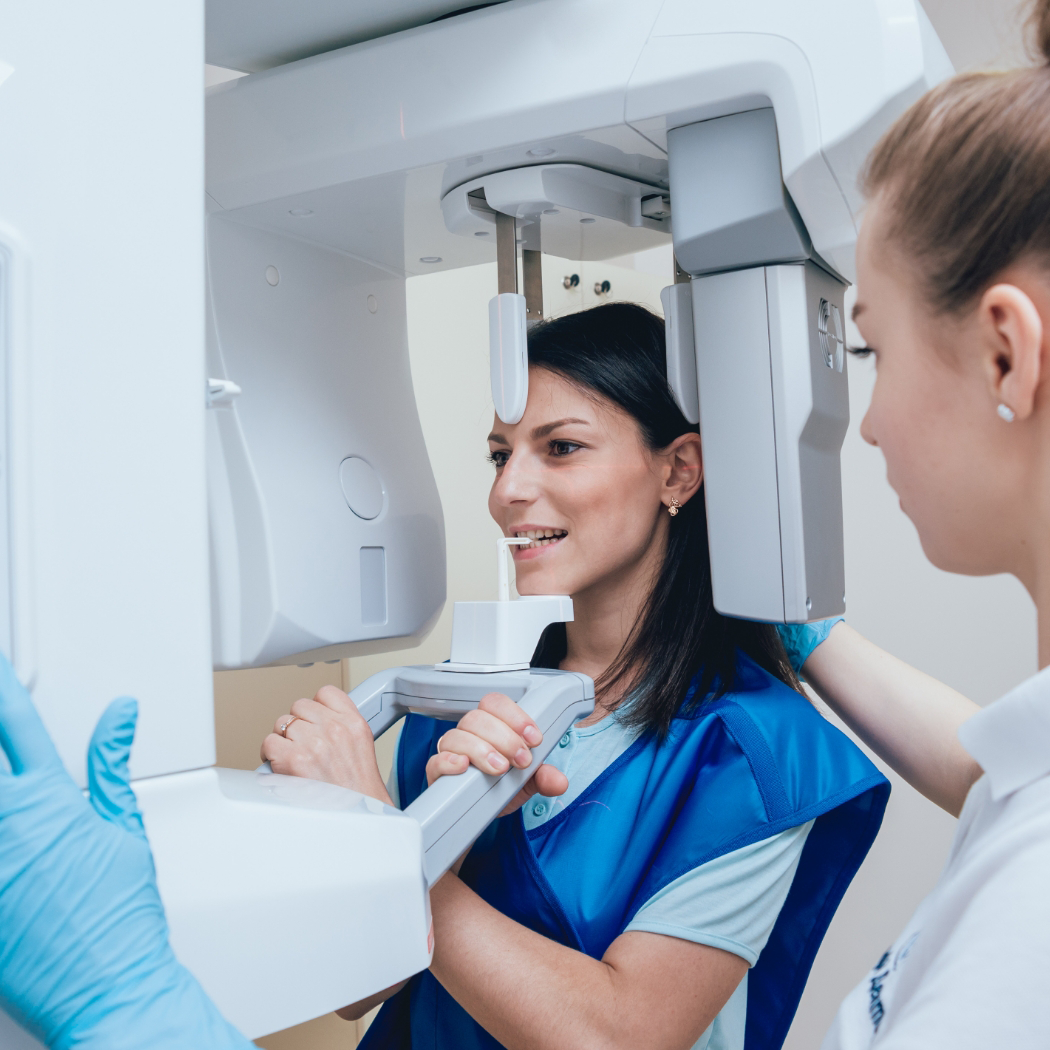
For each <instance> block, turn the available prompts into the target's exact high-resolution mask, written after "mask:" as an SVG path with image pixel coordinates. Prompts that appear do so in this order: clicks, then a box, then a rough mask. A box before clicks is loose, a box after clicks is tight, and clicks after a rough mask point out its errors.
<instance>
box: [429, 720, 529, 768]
mask: <svg viewBox="0 0 1050 1050" xmlns="http://www.w3.org/2000/svg"><path fill="white" fill-rule="evenodd" d="M443 751H450V752H452V753H453V754H456V755H464V756H466V757H467V758H469V759H470V762H471V764H472V765H475V766H477V767H478V769H480V770H481V771H482V772H483V773H491V774H493V775H498V774H500V773H506V772H507V770H508V769H510V762H509V761H508V760H507V758H506V757H505V756H504V755H502V754H500V752H499V751H497V750H496V749H495V748H494V747H493V746H492V744H490V743H489V742H488V741H487V740H486V739H484V737H480V736H478V735H477V734H475V733H469V732H467V731H466V730H465V729H458V728H457V729H450V730H449V731H448V732H447V733H446V734H445V735H444V736H443V737H442V738H441V739H440V740H439V741H438V752H439V753H440V752H443ZM513 753H514V752H512V754H513Z"/></svg>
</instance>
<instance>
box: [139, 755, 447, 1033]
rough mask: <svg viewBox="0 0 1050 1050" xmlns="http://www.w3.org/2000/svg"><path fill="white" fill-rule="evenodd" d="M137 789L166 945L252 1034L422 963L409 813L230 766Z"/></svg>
mask: <svg viewBox="0 0 1050 1050" xmlns="http://www.w3.org/2000/svg"><path fill="white" fill-rule="evenodd" d="M135 791H136V795H137V796H138V800H139V804H140V806H141V808H142V812H143V817H144V819H145V824H146V831H147V833H148V835H149V839H150V845H151V846H152V847H153V856H154V860H155V861H156V865H157V881H158V885H159V887H160V892H161V897H162V899H163V901H164V909H165V912H166V914H167V918H168V926H169V928H170V930H171V944H172V947H173V948H174V949H175V953H176V955H178V957H179V959H180V961H181V962H182V963H183V964H185V965H186V966H187V967H188V968H189V970H190V971H191V972H192V973H193V974H194V976H195V977H196V978H197V979H198V980H199V981H200V982H201V984H202V985H203V986H204V990H205V991H206V992H207V993H208V994H209V995H210V996H211V997H212V999H213V1000H214V1001H215V1003H216V1005H217V1006H218V1007H219V1009H220V1010H221V1011H222V1013H223V1014H224V1016H225V1017H226V1018H227V1019H228V1020H229V1021H230V1022H231V1023H232V1024H234V1025H236V1026H237V1028H239V1029H240V1030H241V1031H242V1032H243V1033H244V1034H245V1035H247V1036H248V1037H249V1038H252V1039H254V1038H256V1037H258V1036H260V1035H265V1034H266V1033H268V1032H276V1031H279V1030H281V1029H283V1028H288V1027H290V1026H291V1025H293V1024H298V1023H299V1022H300V1021H303V1020H305V1019H306V1018H309V1017H317V1016H319V1015H321V1014H324V1013H329V1012H331V1011H332V1010H335V1009H338V1008H339V1007H341V1006H346V1005H348V1004H349V1003H352V1002H357V1001H358V1000H360V999H362V998H364V997H366V996H368V995H372V994H373V993H375V992H378V991H380V990H382V989H383V988H388V987H389V986H390V985H392V984H396V983H397V982H398V981H400V980H403V979H404V978H406V977H409V976H411V975H412V974H413V973H417V972H418V971H419V970H422V969H425V968H426V967H427V966H428V965H429V964H430V956H431V951H432V943H430V942H429V934H430V915H429V901H428V897H427V894H426V884H425V881H424V876H423V854H422V837H421V834H420V827H419V824H418V823H417V822H416V821H414V820H412V818H411V817H407V816H404V815H403V814H401V813H399V812H398V811H397V810H394V809H391V808H389V807H388V806H384V805H383V804H382V803H380V802H377V801H376V800H375V799H372V798H367V797H365V796H363V795H359V794H357V792H354V791H348V790H347V789H345V788H340V787H335V786H334V785H332V784H324V783H321V782H320V781H316V780H304V779H301V778H299V777H285V776H276V775H274V774H272V773H269V774H260V773H249V772H245V771H243V770H236V769H201V770H197V771H195V772H191V773H181V774H177V775H175V776H169V777H158V778H155V779H151V780H145V781H142V782H140V783H138V784H136V785H135ZM293 912H294V916H293V915H292V913H293Z"/></svg>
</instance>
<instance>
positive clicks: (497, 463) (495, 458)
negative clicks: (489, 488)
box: [485, 448, 510, 470]
mask: <svg viewBox="0 0 1050 1050" xmlns="http://www.w3.org/2000/svg"><path fill="white" fill-rule="evenodd" d="M485 458H486V459H487V460H488V461H489V462H490V463H491V464H492V465H493V466H494V467H495V468H496V469H497V470H500V469H502V468H503V467H505V466H506V465H507V460H508V459H510V453H509V452H508V451H507V450H506V449H502V448H500V449H497V450H496V451H495V452H490V453H489V454H488V455H487V456H486V457H485Z"/></svg>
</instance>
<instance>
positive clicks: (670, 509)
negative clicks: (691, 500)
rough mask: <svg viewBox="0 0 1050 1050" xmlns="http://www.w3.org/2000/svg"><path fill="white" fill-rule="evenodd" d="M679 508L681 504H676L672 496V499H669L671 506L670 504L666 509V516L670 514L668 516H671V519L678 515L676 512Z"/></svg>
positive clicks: (676, 501)
mask: <svg viewBox="0 0 1050 1050" xmlns="http://www.w3.org/2000/svg"><path fill="white" fill-rule="evenodd" d="M681 506H682V504H681V503H679V502H678V500H676V499H675V498H674V496H672V497H671V504H670V506H669V507H668V508H667V513H668V514H670V515H671V517H672V518H673V517H674V516H675V515H676V514H677V513H678V510H679V508H680V507H681Z"/></svg>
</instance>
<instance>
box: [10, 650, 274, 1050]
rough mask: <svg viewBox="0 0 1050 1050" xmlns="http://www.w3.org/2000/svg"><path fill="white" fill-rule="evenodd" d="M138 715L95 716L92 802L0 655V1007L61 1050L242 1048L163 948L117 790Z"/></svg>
mask: <svg viewBox="0 0 1050 1050" xmlns="http://www.w3.org/2000/svg"><path fill="white" fill-rule="evenodd" d="M137 717H138V705H137V704H136V702H135V701H134V700H129V699H123V700H115V701H114V702H113V703H112V704H110V706H109V707H108V708H107V709H106V711H105V713H104V714H103V715H102V717H101V718H100V719H99V722H98V726H97V727H96V729H95V732H94V735H93V736H92V738H91V743H90V746H89V748H88V782H89V792H90V801H89V800H88V799H87V798H85V797H84V795H83V793H82V792H81V791H79V790H78V789H77V787H76V785H75V784H74V783H73V781H72V779H71V778H70V777H69V774H68V773H66V771H65V768H64V767H63V765H62V762H61V760H60V759H59V757H58V753H57V752H56V751H55V747H54V744H52V742H51V738H50V737H49V736H48V734H47V730H46V729H45V728H44V726H43V723H42V722H41V721H40V718H39V716H38V715H37V713H36V709H35V708H34V707H33V703H32V701H31V700H30V698H29V694H28V693H27V692H26V690H25V689H24V688H23V686H22V684H21V683H20V682H19V681H18V679H17V677H16V676H15V673H14V671H13V669H12V668H11V665H10V664H9V663H8V662H7V660H5V659H4V658H3V656H2V655H0V745H2V747H3V750H4V751H5V752H6V754H7V757H8V760H9V761H10V764H11V772H10V773H0V1006H2V1007H3V1009H4V1010H6V1011H7V1012H8V1013H9V1014H10V1015H11V1016H12V1017H13V1018H14V1019H15V1020H16V1021H17V1022H18V1023H19V1024H21V1025H23V1026H24V1027H25V1028H27V1029H28V1030H29V1031H30V1032H32V1033H33V1035H35V1036H36V1037H37V1038H38V1039H39V1040H41V1041H42V1042H44V1043H46V1044H47V1045H48V1046H51V1047H58V1048H62V1050H65V1048H69V1047H74V1046H75V1047H77V1048H80V1050H86V1048H91V1050H96V1048H97V1050H132V1048H134V1050H146V1048H148V1050H176V1048H178V1050H188V1048H191V1047H192V1048H195V1050H217V1048H222V1050H233V1048H236V1050H246V1048H248V1047H251V1046H252V1045H253V1044H252V1043H250V1042H249V1041H248V1040H247V1039H245V1038H244V1037H243V1036H242V1035H240V1034H239V1033H238V1032H237V1031H236V1030H235V1029H234V1028H233V1027H232V1026H231V1025H229V1024H228V1023H227V1022H226V1021H225V1020H224V1019H223V1018H222V1016H221V1015H220V1013H219V1011H218V1009H217V1008H216V1007H215V1005H214V1003H212V1002H211V1000H210V999H209V998H208V997H207V996H206V995H205V993H204V990H203V989H202V988H201V986H200V985H199V984H198V983H197V981H196V979H195V978H194V977H193V976H192V975H191V974H190V973H189V971H188V970H186V969H185V968H184V967H183V966H182V965H181V964H180V963H179V962H178V960H177V959H176V958H175V955H174V953H173V952H172V950H171V947H170V945H169V944H168V927H167V923H166V921H165V919H164V908H163V906H162V905H161V901H160V896H159V895H158V893H157V883H156V877H155V875H154V869H153V855H152V853H151V852H150V848H149V843H148V842H147V841H146V833H145V831H144V830H143V826H142V817H141V816H140V814H139V811H138V806H137V805H136V802H135V796H134V794H133V793H132V791H131V787H130V786H129V784H128V769H127V766H128V754H129V752H130V751H131V742H132V739H133V738H134V735H135V722H136V719H137Z"/></svg>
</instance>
